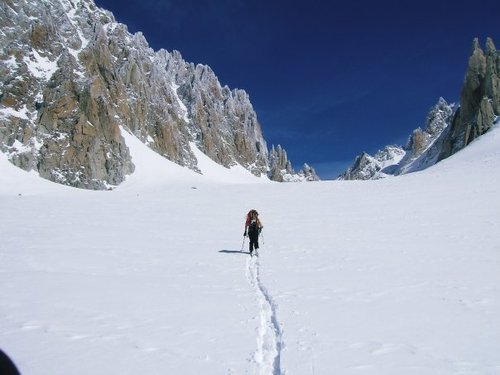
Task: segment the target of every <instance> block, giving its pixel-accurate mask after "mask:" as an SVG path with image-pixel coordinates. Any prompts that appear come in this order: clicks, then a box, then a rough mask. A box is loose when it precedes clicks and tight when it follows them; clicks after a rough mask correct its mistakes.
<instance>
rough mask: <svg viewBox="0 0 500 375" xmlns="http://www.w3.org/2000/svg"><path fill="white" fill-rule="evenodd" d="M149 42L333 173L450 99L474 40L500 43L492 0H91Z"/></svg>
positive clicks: (400, 136)
mask: <svg viewBox="0 0 500 375" xmlns="http://www.w3.org/2000/svg"><path fill="white" fill-rule="evenodd" d="M96 3H97V5H98V6H100V7H102V8H105V9H108V10H110V11H111V12H112V13H113V14H114V15H115V18H116V19H117V21H118V22H121V23H124V24H126V25H127V26H128V28H129V31H130V32H132V33H134V32H137V31H141V32H143V33H144V35H145V37H146V39H147V41H148V42H149V44H150V46H151V47H152V48H153V49H154V50H158V49H160V48H164V49H166V50H168V51H172V50H174V49H175V50H178V51H180V52H181V54H182V56H183V58H184V59H185V60H186V61H188V62H192V63H195V64H198V63H199V64H206V65H209V66H210V67H211V68H212V69H213V70H214V72H215V74H216V75H217V77H218V78H219V80H220V82H221V84H222V85H228V86H229V87H230V88H231V89H234V88H240V89H244V90H245V91H247V92H248V94H249V95H250V100H251V102H252V104H253V106H254V109H255V111H256V112H257V116H258V119H259V122H260V123H261V125H262V129H263V133H264V137H265V139H266V140H267V142H268V144H269V147H270V146H271V145H272V144H275V145H276V144H281V145H282V146H283V147H284V148H285V149H286V150H287V152H288V157H289V159H290V160H291V161H292V163H293V165H294V167H295V168H296V169H299V168H300V167H301V166H302V164H303V163H304V162H307V163H308V164H310V165H311V166H313V167H314V168H316V170H317V172H318V173H319V175H320V176H321V177H322V178H324V179H327V178H334V177H336V176H337V174H338V173H339V172H341V170H343V169H344V168H345V167H346V166H347V165H348V164H350V163H351V162H352V161H353V159H354V157H355V156H356V155H357V154H359V153H360V152H362V151H366V152H369V153H374V152H376V151H377V150H378V149H380V148H382V147H384V146H385V145H387V144H392V143H396V144H403V143H404V142H405V141H406V138H407V137H408V136H409V134H410V132H411V131H412V130H413V129H415V128H417V127H418V126H423V125H424V124H425V117H426V115H427V112H428V110H429V108H430V107H431V106H433V105H434V104H435V103H436V102H437V100H438V99H439V97H440V96H442V97H444V98H445V99H446V100H447V101H448V102H458V101H459V98H460V90H461V86H462V83H463V78H464V74H465V70H466V67H467V61H468V57H469V55H470V50H471V45H472V40H473V38H474V37H479V38H480V42H481V44H482V45H483V46H484V42H485V39H486V37H487V36H490V37H492V38H493V40H494V41H495V42H496V43H497V47H498V48H500V2H499V1H498V0H494V1H493V0H476V1H473V2H471V1H470V0H468V1H462V0H456V1H439V0H433V1H429V0H414V1H404V0H399V1H398V0H394V1H387V0H378V1H374V0H371V1H369V0H345V1H336V0H330V1H328V0H322V1H320V0H309V1H299V0H296V1H294V0H127V1H126V2H124V1H122V0H96Z"/></svg>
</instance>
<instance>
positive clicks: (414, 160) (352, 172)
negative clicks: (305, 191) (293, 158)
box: [339, 38, 500, 180]
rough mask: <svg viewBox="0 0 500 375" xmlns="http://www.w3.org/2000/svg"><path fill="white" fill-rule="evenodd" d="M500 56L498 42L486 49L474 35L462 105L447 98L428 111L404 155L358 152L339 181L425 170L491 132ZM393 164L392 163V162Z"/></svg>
mask: <svg viewBox="0 0 500 375" xmlns="http://www.w3.org/2000/svg"><path fill="white" fill-rule="evenodd" d="M499 72H500V54H499V53H498V51H497V50H496V48H495V45H494V43H493V40H492V39H491V38H488V39H487V41H486V53H484V52H483V50H482V49H481V46H480V45H479V41H478V39H474V42H473V44H472V53H471V56H470V58H469V64H468V68H467V72H466V75H465V80H464V85H463V88H462V93H461V97H460V106H458V107H456V106H455V105H449V104H448V103H446V101H445V100H444V99H442V98H440V99H439V101H438V103H437V104H436V105H435V106H434V108H432V109H431V111H430V112H429V114H428V115H427V121H426V126H425V128H424V129H421V128H418V129H415V130H414V131H413V133H412V135H411V136H410V137H409V139H408V142H407V144H406V145H405V146H404V147H402V148H401V150H402V154H401V153H397V156H396V157H395V158H394V159H393V160H392V161H389V162H388V161H387V160H385V163H386V164H385V165H383V164H381V160H380V157H379V156H377V155H376V156H374V157H372V156H370V155H368V154H366V153H363V154H362V155H360V156H358V157H357V158H356V160H355V161H354V163H353V165H352V166H351V167H349V168H348V169H347V170H346V171H345V172H344V173H343V174H342V175H340V176H339V179H361V180H365V179H376V178H381V177H386V176H387V175H400V174H405V173H410V172H415V171H419V170H423V169H425V168H427V167H430V166H432V165H434V164H436V163H437V162H439V161H440V160H442V159H445V158H447V157H449V156H451V155H453V154H454V153H456V152H457V151H459V150H461V149H462V148H464V147H466V146H467V145H468V144H469V143H470V142H472V141H473V140H474V139H475V138H477V137H479V136H480V135H482V134H484V133H486V132H487V131H488V130H489V129H490V128H491V127H492V126H493V124H494V123H495V122H496V121H498V118H499V116H500V74H499ZM388 165H389V166H388Z"/></svg>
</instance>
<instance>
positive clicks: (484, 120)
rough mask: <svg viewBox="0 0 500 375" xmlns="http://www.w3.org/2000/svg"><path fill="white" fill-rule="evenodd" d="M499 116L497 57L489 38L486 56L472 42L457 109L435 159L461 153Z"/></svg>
mask: <svg viewBox="0 0 500 375" xmlns="http://www.w3.org/2000/svg"><path fill="white" fill-rule="evenodd" d="M499 115H500V54H499V53H498V51H497V50H496V48H495V44H494V43H493V40H492V39H491V38H488V39H487V41H486V53H485V52H484V51H483V50H482V49H481V46H480V44H479V41H478V39H474V41H473V43H472V52H471V56H470V58H469V64H468V67H467V72H466V74H465V80H464V86H463V88H462V93H461V96H460V108H459V109H458V111H457V113H456V115H455V117H454V119H453V122H452V124H451V127H450V132H449V137H448V138H447V139H446V141H445V142H444V146H443V150H442V152H441V154H440V156H439V159H440V160H441V159H444V158H447V157H448V156H450V155H453V154H454V153H455V152H457V151H459V150H461V149H462V148H464V147H465V146H467V145H468V144H469V143H470V142H472V141H473V140H474V139H475V138H477V137H479V136H480V135H482V134H484V133H486V132H487V131H488V130H489V129H490V128H491V127H492V126H493V123H494V122H495V119H496V118H497V117H498V116H499Z"/></svg>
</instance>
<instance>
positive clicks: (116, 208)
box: [0, 126, 500, 375]
mask: <svg viewBox="0 0 500 375" xmlns="http://www.w3.org/2000/svg"><path fill="white" fill-rule="evenodd" d="M127 137H129V136H127ZM133 142H134V140H133V137H131V136H130V139H128V138H127V144H128V145H129V147H131V148H133V152H132V155H133V161H134V163H135V164H136V166H137V173H135V174H134V175H132V176H131V177H130V178H128V179H127V181H126V182H125V183H124V184H123V185H122V186H120V187H119V188H117V189H115V190H114V191H107V192H102V191H99V192H96V191H84V190H78V189H71V188H67V187H64V186H59V185H55V184H52V183H50V182H47V181H44V180H41V179H39V178H38V177H37V176H35V175H33V174H30V173H26V172H23V171H21V170H18V169H16V168H15V167H13V166H12V165H10V164H9V163H8V162H7V161H6V159H5V157H3V156H1V157H0V176H1V184H0V205H1V207H2V215H1V216H0V233H1V234H2V237H1V240H0V285H1V288H0V347H1V348H2V349H3V350H4V351H6V352H7V353H8V354H10V356H11V357H12V358H13V359H14V361H15V362H16V363H17V365H18V367H19V368H20V370H21V372H22V373H23V374H35V375H36V374H137V373H141V374H287V375H292V374H370V375H372V374H380V375H390V374H394V375H396V374H398V375H399V374H415V375H417V374H418V375H421V374H436V375H437V374H439V375H442V374H483V375H484V374H499V373H500V356H499V355H498V353H500V324H498V321H499V320H498V319H499V318H498V317H499V316H500V235H499V233H500V215H499V214H498V213H499V212H500V184H499V181H500V147H499V144H500V128H499V127H498V126H496V127H495V128H494V129H492V130H491V131H490V132H489V133H488V134H486V135H485V136H483V137H481V138H479V139H478V140H477V141H475V142H473V144H471V145H470V146H469V147H467V148H466V149H465V150H463V151H461V152H460V153H458V154H456V155H454V156H453V157H451V158H449V159H447V160H445V161H443V162H441V163H439V164H437V165H436V166H434V167H432V168H430V169H428V170H426V171H423V172H417V173H413V174H409V175H405V176H402V177H398V178H391V179H385V180H377V181H331V182H318V183H309V184H276V183H264V184H262V183H258V182H260V180H258V179H256V178H254V177H252V176H246V177H245V176H242V175H241V174H239V177H238V178H237V182H238V183H231V178H230V176H231V173H232V171H229V170H225V171H223V170H220V169H217V170H216V169H214V168H215V167H214V166H213V165H211V164H210V162H209V161H207V164H206V165H204V167H203V168H202V169H203V172H204V175H203V176H201V175H198V174H195V173H192V172H191V171H186V170H184V169H182V168H180V167H178V166H175V165H174V164H172V163H168V162H166V161H165V160H164V159H161V158H156V157H155V156H154V154H148V153H147V152H145V151H144V149H142V151H141V148H140V147H138V148H134V145H133ZM200 165H201V164H200ZM212 167H213V168H212ZM160 171H161V173H160ZM195 187H196V188H195ZM250 208H256V209H258V210H259V212H260V216H261V219H262V222H263V224H264V226H265V228H264V231H263V234H264V238H261V245H262V246H261V249H260V254H261V256H260V258H250V257H249V255H248V254H247V253H246V252H240V249H241V247H242V240H243V237H242V234H243V220H244V215H245V213H246V212H247V211H248V210H249V209H250ZM247 244H248V242H245V244H244V245H245V249H246V246H247Z"/></svg>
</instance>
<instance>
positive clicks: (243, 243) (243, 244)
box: [240, 236, 246, 251]
mask: <svg viewBox="0 0 500 375" xmlns="http://www.w3.org/2000/svg"><path fill="white" fill-rule="evenodd" d="M245 238H246V236H243V242H242V243H241V250H240V251H243V246H245Z"/></svg>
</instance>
